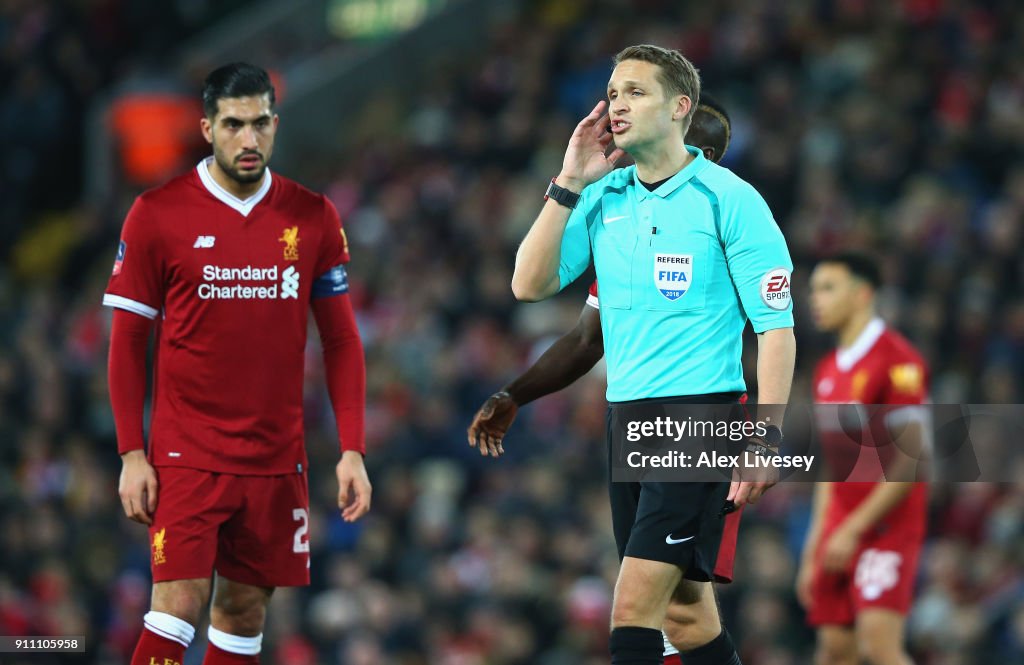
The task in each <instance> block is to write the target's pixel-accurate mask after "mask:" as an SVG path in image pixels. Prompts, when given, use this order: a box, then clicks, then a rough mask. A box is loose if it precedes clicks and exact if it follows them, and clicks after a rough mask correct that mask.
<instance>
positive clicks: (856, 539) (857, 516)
mask: <svg viewBox="0 0 1024 665" xmlns="http://www.w3.org/2000/svg"><path fill="white" fill-rule="evenodd" d="M915 410H916V407H907V408H906V409H901V410H899V411H895V412H893V413H890V414H888V416H889V417H890V422H889V431H890V436H891V437H892V441H893V442H894V444H895V446H894V448H895V452H894V457H893V460H892V461H891V462H890V463H889V464H888V466H887V467H886V469H885V475H886V477H887V478H893V479H894V478H913V477H914V475H915V473H916V471H917V465H918V462H919V460H920V459H921V455H922V453H923V452H924V451H925V449H926V448H925V438H924V437H925V427H924V424H923V423H922V422H921V421H920V420H917V419H910V420H902V419H901V420H900V422H899V424H898V425H895V426H894V424H893V421H892V416H893V415H894V414H898V413H901V412H907V413H912V412H913V411H915ZM913 488H914V483H913V482H906V481H897V480H890V481H888V482H886V481H884V480H883V481H882V482H878V483H875V487H874V489H873V490H871V493H870V494H868V495H867V496H866V497H865V498H864V500H863V501H862V502H861V503H860V505H858V506H857V508H855V509H854V510H853V511H852V512H851V513H850V514H849V515H848V516H847V517H846V519H845V520H843V522H842V524H840V525H839V526H838V527H837V528H836V530H835V531H834V532H833V533H832V535H831V536H830V537H829V539H828V542H827V543H825V551H824V555H823V559H822V565H823V566H824V568H825V569H826V570H832V571H842V570H846V568H847V567H848V566H849V564H850V561H851V560H852V559H853V555H854V554H855V553H856V551H857V547H858V546H859V545H860V539H861V538H862V537H863V536H864V534H865V533H866V532H867V531H869V530H870V529H872V528H873V527H874V526H875V525H876V524H878V523H879V522H881V521H882V519H883V518H885V516H886V515H888V514H889V511H891V510H892V509H893V508H895V507H896V506H898V505H899V504H900V502H901V501H903V500H904V499H906V498H907V495H908V494H910V492H911V490H912V489H913Z"/></svg>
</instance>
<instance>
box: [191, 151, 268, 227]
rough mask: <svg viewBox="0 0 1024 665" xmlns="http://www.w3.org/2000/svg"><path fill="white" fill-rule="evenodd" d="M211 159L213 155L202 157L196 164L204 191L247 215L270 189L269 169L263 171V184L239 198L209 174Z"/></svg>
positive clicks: (244, 215)
mask: <svg viewBox="0 0 1024 665" xmlns="http://www.w3.org/2000/svg"><path fill="white" fill-rule="evenodd" d="M212 161H213V156H212V155H211V156H210V157H207V158H205V159H203V161H201V162H199V163H198V164H196V172H197V173H198V174H199V180H200V181H202V183H203V187H205V188H206V191H208V192H210V194H212V195H213V197H214V198H215V199H217V200H218V201H220V202H221V203H223V204H224V205H226V206H229V207H231V208H234V209H235V210H237V211H238V212H240V213H241V214H242V216H243V217H248V216H249V213H250V212H252V209H253V208H255V207H256V204H257V203H259V202H260V201H262V200H263V197H264V196H266V195H267V192H269V191H270V183H271V180H272V176H271V175H270V169H266V170H265V171H264V172H263V184H262V185H260V188H259V189H257V190H256V193H255V194H253V195H252V196H250V197H249V198H247V199H240V198H238V197H237V196H235V195H234V194H232V193H231V192H229V191H228V190H226V189H224V188H223V187H221V186H220V185H218V184H217V181H216V180H214V179H213V176H212V175H210V162H212Z"/></svg>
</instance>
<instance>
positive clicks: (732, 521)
mask: <svg viewBox="0 0 1024 665" xmlns="http://www.w3.org/2000/svg"><path fill="white" fill-rule="evenodd" d="M742 514H743V509H742V508H740V509H739V510H737V511H736V512H733V513H729V514H728V515H726V516H725V526H723V527H722V541H721V544H720V545H719V546H718V558H717V559H715V581H716V582H718V583H719V584H728V583H729V582H732V567H733V563H735V562H736V537H737V536H738V535H739V530H740V515H742Z"/></svg>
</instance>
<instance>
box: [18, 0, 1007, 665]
mask: <svg viewBox="0 0 1024 665" xmlns="http://www.w3.org/2000/svg"><path fill="white" fill-rule="evenodd" d="M206 4H210V5H212V4H215V3H201V2H177V3H128V2H118V1H117V0H94V1H92V2H90V1H81V2H77V3H48V2H39V1H38V0H31V1H29V0H24V1H18V0H7V1H5V2H0V35H2V36H3V40H2V41H3V44H4V47H3V52H2V54H0V57H2V62H0V77H2V79H3V81H4V82H5V83H7V85H6V86H5V88H4V89H5V91H6V92H5V93H4V96H3V98H2V100H0V118H2V119H3V122H0V136H2V144H3V145H4V147H5V150H4V151H3V160H4V162H3V164H2V168H0V182H2V183H3V191H4V195H3V196H2V197H0V211H2V215H3V217H2V219H3V224H2V225H0V239H3V242H2V243H0V247H2V248H3V252H4V254H5V255H6V256H5V261H4V263H3V265H2V266H0V634H4V635H19V634H33V633H36V634H47V635H84V636H86V642H87V644H88V652H87V653H86V654H84V655H82V656H71V655H66V656H61V657H60V658H56V657H55V658H51V660H50V661H47V660H46V657H33V658H32V660H31V661H28V660H25V661H23V662H32V663H45V662H60V663H65V662H66V663H74V662H80V663H90V664H91V663H96V664H104V665H106V664H108V663H109V664H111V665H114V664H119V663H125V662H127V660H128V658H129V656H130V653H131V651H132V649H133V648H134V644H135V640H136V638H137V635H138V631H139V629H140V627H141V617H142V614H143V613H144V612H145V610H146V609H147V607H148V589H149V577H148V563H149V562H148V556H149V548H148V541H147V536H146V532H145V529H144V528H143V527H141V526H140V525H137V524H134V523H131V522H129V521H128V520H127V519H126V518H124V516H123V514H122V510H121V507H120V503H119V500H118V498H117V491H116V487H117V474H118V471H119V466H120V464H119V460H118V459H117V456H116V452H115V451H116V447H115V441H114V432H113V423H112V418H111V415H110V409H109V405H108V401H107V392H106V376H105V374H106V369H105V367H106V340H107V330H108V326H109V317H110V314H109V312H107V311H103V310H102V309H101V308H100V306H99V303H100V300H101V295H102V292H103V289H104V286H105V284H106V279H107V276H108V275H109V270H110V266H111V263H112V260H113V255H114V250H115V248H116V239H117V235H118V231H119V228H120V224H121V220H122V216H123V214H124V211H125V210H126V209H127V205H129V204H130V201H131V198H132V197H133V196H134V195H135V194H136V193H137V190H136V189H133V188H131V187H126V186H125V187H121V188H119V189H118V190H117V191H115V192H113V193H112V195H111V196H110V197H109V200H107V201H104V202H102V203H101V204H93V205H89V206H85V205H80V204H79V203H78V202H79V198H78V197H79V196H80V181H77V182H76V181H74V178H72V176H71V175H70V174H71V173H73V172H77V171H76V169H75V168H71V167H68V166H67V161H68V159H70V158H71V157H70V156H71V155H72V154H73V153H76V151H78V150H80V146H81V145H82V144H83V142H84V141H85V140H86V139H87V137H85V136H83V135H82V131H83V128H84V124H83V121H82V118H81V113H82V109H83V108H84V104H85V102H87V101H88V100H89V99H90V98H92V97H93V96H95V95H96V94H98V92H99V91H100V90H101V89H102V88H103V87H104V86H108V85H111V84H115V83H118V82H120V81H122V80H123V78H124V77H125V76H126V75H127V74H126V68H131V67H129V65H130V64H131V63H138V62H147V60H146V59H145V57H144V56H145V54H146V53H147V52H149V51H148V49H157V50H158V51H159V50H160V47H159V45H161V44H162V45H163V46H164V47H166V46H167V45H168V44H170V43H172V42H173V39H174V38H180V37H182V36H184V35H185V34H187V33H188V30H189V25H193V26H194V25H195V24H194V23H193V24H190V23H189V22H188V21H183V20H178V21H176V22H175V21H163V22H160V21H157V22H156V25H154V24H153V21H152V20H151V19H150V20H147V21H143V23H133V22H132V20H130V19H129V18H127V17H129V16H134V14H133V12H134V11H135V10H138V9H139V8H141V7H143V6H145V7H147V8H150V9H149V10H148V11H166V12H170V13H175V12H178V13H179V14H176V15H178V16H179V18H180V16H181V14H180V12H182V11H183V9H182V8H188V7H192V8H193V9H194V8H195V7H199V6H201V5H202V6H205V5H206ZM164 5H166V6H167V7H170V9H167V8H165V9H163V10H158V9H155V8H157V7H164ZM129 8H130V9H131V11H129ZM136 18H137V17H136ZM145 26H148V28H147V27H145ZM117 28H119V30H118V29H117ZM146 30H149V32H146ZM139 31H141V32H139ZM147 35H149V36H147ZM161 39H165V40H166V39H171V40H172V41H171V42H168V41H164V42H161V41H160V40H161ZM641 42H652V43H657V44H661V45H665V46H672V47H677V48H680V49H681V50H682V51H683V52H684V53H685V54H687V55H688V56H689V57H690V58H691V59H692V60H693V61H694V62H695V63H696V64H697V66H698V67H699V68H700V70H701V73H702V77H703V81H704V87H705V89H706V90H708V91H709V92H711V93H713V94H714V95H715V96H716V97H717V98H719V99H720V100H722V101H723V102H724V104H725V105H726V107H727V108H728V109H729V112H730V115H731V116H732V120H733V138H732V145H731V147H730V149H729V151H728V153H727V154H726V156H725V159H724V160H723V164H724V165H725V166H728V167H729V168H731V169H733V170H735V171H736V172H737V173H738V174H740V175H741V176H742V177H744V178H746V179H747V180H749V181H750V182H752V183H753V184H754V185H755V186H756V187H757V188H758V189H759V190H760V191H761V193H762V194H763V195H764V196H765V198H766V199H767V201H768V203H769V205H770V206H771V208H772V210H773V212H774V214H775V217H776V219H777V220H778V222H779V224H780V226H781V227H782V229H783V231H784V232H785V234H786V237H787V239H788V241H789V246H790V249H791V252H792V254H793V258H794V262H795V264H796V267H797V269H796V271H795V274H794V291H793V292H794V301H795V306H796V318H797V329H796V332H797V336H798V348H799V354H798V368H797V377H796V381H795V384H794V400H797V401H806V400H807V399H809V395H810V385H809V374H810V370H811V368H812V367H813V363H814V362H815V360H816V359H817V358H818V357H819V356H820V355H821V354H822V353H823V352H824V351H825V350H826V349H827V348H828V345H829V344H830V343H831V340H829V339H827V338H825V337H823V336H821V335H818V334H816V333H814V332H813V330H811V329H810V328H809V321H810V317H809V316H808V312H807V305H806V293H807V287H806V281H807V277H808V274H809V268H810V266H811V265H812V264H813V261H814V260H815V258H816V257H819V256H821V255H823V254H824V253H827V252H829V251H832V250H835V249H837V248H840V247H860V248H865V249H869V250H871V251H873V252H874V253H876V255H878V256H879V257H881V259H882V261H883V265H884V269H885V278H886V282H887V284H888V286H887V287H886V288H885V290H884V291H883V293H882V298H881V302H882V308H883V313H884V314H885V316H886V317H887V318H888V319H889V321H890V322H891V323H892V324H893V325H894V326H896V327H897V328H899V329H900V330H901V331H903V332H904V333H905V334H906V335H907V336H908V337H909V338H910V339H911V340H912V341H913V342H914V343H915V344H916V345H917V346H918V347H919V348H920V349H921V350H922V352H923V353H924V355H925V357H926V358H927V359H928V360H929V362H930V363H931V369H932V375H933V386H932V393H933V400H934V401H935V402H937V403H961V402H963V403H977V402H985V403H988V402H991V403H1019V402H1020V401H1021V397H1022V391H1024V385H1022V383H1021V381H1022V377H1024V297H1022V295H1021V294H1022V293H1024V268H1022V266H1024V262H1022V261H1020V260H1019V257H1020V256H1021V254H1022V249H1024V246H1022V245H1024V243H1022V232H1024V229H1022V221H1024V220H1022V218H1024V159H1022V158H1021V156H1022V155H1024V150H1022V148H1024V112H1022V110H1024V11H1022V10H1021V8H1020V7H1019V6H1018V5H1017V3H1015V2H1013V1H1012V0H990V1H987V2H965V1H962V0H899V1H897V2H881V1H871V0H831V1H830V0H803V1H797V2H787V3H774V2H770V0H731V1H728V2H718V3H699V4H697V3H676V2H660V1H658V0H617V1H611V0H608V1H599V0H576V1H572V2H564V1H557V0H536V1H533V2H526V3H524V7H523V9H522V11H521V13H520V14H519V15H518V16H517V17H514V18H513V19H512V20H509V21H508V22H506V23H503V24H502V25H501V26H499V27H498V28H497V29H496V30H495V32H494V34H493V35H492V38H491V39H490V42H489V46H488V48H487V49H486V51H484V52H482V53H480V54H479V55H478V57H475V58H473V59H472V60H456V59H454V58H453V59H452V60H451V61H450V62H449V64H447V65H445V66H441V67H438V68H437V69H436V70H435V71H433V72H432V74H431V75H430V76H428V77H425V79H424V81H423V84H422V87H421V88H419V89H418V90H415V91H413V95H412V96H413V100H412V102H411V103H410V102H409V101H408V95H409V93H408V91H402V92H401V94H399V93H398V92H394V93H385V94H384V95H382V97H381V99H380V100H378V101H379V103H380V108H382V109H389V108H399V109H400V111H399V112H397V113H381V114H379V117H371V118H367V119H366V120H365V122H364V123H363V124H364V125H365V136H359V137H351V149H349V150H347V151H345V152H344V154H339V155H338V156H337V157H336V159H335V160H334V161H333V162H332V163H324V164H310V165H307V166H306V167H305V169H306V173H304V174H291V173H288V174H285V175H297V176H305V177H306V184H308V185H310V186H311V187H313V188H315V189H319V190H321V191H324V192H326V193H327V194H328V196H329V197H330V198H331V199H332V200H333V201H334V203H335V204H336V206H337V207H338V209H339V211H340V212H341V215H342V218H343V219H344V220H345V223H346V227H347V230H348V237H349V239H350V242H351V245H352V255H353V261H352V264H351V266H350V277H351V281H352V297H353V299H354V302H355V304H356V307H357V312H358V317H359V324H360V329H361V331H362V334H363V339H364V343H365V345H366V352H367V361H368V370H369V371H368V418H367V422H368V449H369V457H368V460H367V462H368V467H369V469H370V474H371V478H372V480H373V481H374V486H375V493H374V506H373V510H372V512H371V514H370V515H369V516H368V517H367V518H365V519H364V520H363V521H361V522H360V523H358V524H356V525H347V524H345V523H343V522H341V521H340V519H339V517H338V514H337V510H336V508H335V493H336V485H335V480H334V476H333V473H331V469H332V468H333V465H334V461H335V460H336V458H337V449H336V443H335V441H336V439H335V435H334V426H333V423H332V418H331V415H330V409H329V408H328V407H329V405H328V403H327V401H326V391H325V389H324V386H323V376H322V371H321V368H320V361H319V348H318V346H317V339H316V333H315V329H313V328H311V335H310V345H309V349H308V352H307V368H308V369H307V379H308V385H307V388H308V389H307V410H306V420H307V422H306V426H307V440H308V449H309V454H310V458H311V459H310V461H311V464H310V469H311V472H310V482H311V500H312V511H311V513H312V517H311V522H312V524H311V536H312V554H313V557H312V560H313V563H312V566H313V567H312V577H313V584H312V586H311V587H309V588H303V589H281V590H278V591H277V593H275V595H274V598H273V600H272V603H271V604H272V607H271V612H270V620H269V623H268V627H267V634H266V638H265V641H264V645H265V656H264V662H268V663H278V664H280V665H312V664H313V663H345V664H347V665H375V664H378V663H384V662H388V663H402V664H404V665H419V664H424V663H430V664H437V665H520V664H522V665H525V664H527V663H529V664H531V665H561V664H587V665H589V664H591V663H593V664H598V663H607V656H606V655H605V653H606V650H605V649H606V639H607V622H608V614H609V609H610V594H611V587H612V584H613V582H614V579H615V574H616V569H617V559H616V556H615V549H614V545H613V543H612V540H611V534H610V513H609V510H608V506H607V498H606V495H605V481H604V469H603V437H604V401H603V399H604V398H603V391H604V378H603V375H602V372H601V370H600V368H598V369H596V370H595V371H594V372H593V373H591V374H590V375H589V376H587V377H586V378H585V379H584V380H582V381H581V382H579V383H578V384H577V385H575V386H573V387H572V388H570V389H568V390H566V391H563V392H562V393H559V394H557V395H555V396H552V397H549V398H545V399H544V400H541V401H540V402H538V403H537V404H535V405H533V406H531V407H529V408H527V409H525V410H524V411H522V412H521V415H520V419H519V421H518V422H517V423H516V425H515V426H514V428H513V430H512V432H511V434H510V435H509V437H508V439H507V440H506V444H505V449H506V451H507V453H506V455H505V457H503V458H502V459H500V460H491V459H482V458H480V457H479V455H478V454H477V453H476V452H475V451H474V450H472V449H470V448H469V447H468V446H467V443H466V435H465V428H466V426H467V425H468V423H469V421H470V419H471V417H472V414H473V412H474V411H475V410H476V408H477V407H478V406H479V405H480V403H481V402H482V401H483V400H484V399H485V398H486V397H487V396H488V395H489V394H490V393H491V392H493V391H495V390H497V389H498V388H500V387H501V386H502V385H503V384H504V383H505V382H507V381H508V380H509V379H511V378H512V377H513V376H515V375H516V374H517V373H518V372H520V371H522V370H523V369H524V368H525V367H526V366H527V365H528V364H529V363H530V362H531V361H532V360H533V359H534V358H536V356H537V355H538V354H539V353H540V352H542V351H543V349H544V348H545V345H546V344H547V343H549V342H550V341H551V340H552V339H553V337H554V336H557V335H558V334H560V333H561V332H562V331H564V330H567V329H568V328H569V327H571V325H572V324H573V323H574V322H575V319H576V317H577V315H578V312H579V310H580V308H581V307H582V306H583V302H584V300H585V290H586V283H585V282H586V280H585V279H581V280H580V283H578V284H576V285H574V286H572V287H570V288H569V289H567V292H566V294H564V295H561V296H559V297H558V298H556V299H554V300H553V301H549V302H547V303H543V304H531V305H520V304H517V303H515V302H514V300H513V298H512V295H511V291H510V288H509V283H510V280H511V270H512V265H513V257H514V252H515V248H516V246H517V244H518V241H519V240H520V239H521V238H522V236H523V235H524V234H525V232H526V229H527V228H528V226H529V224H530V222H531V221H532V219H533V217H534V216H535V214H536V212H537V211H538V209H539V206H540V195H541V194H542V192H543V189H544V184H545V182H546V181H547V180H548V179H549V178H550V177H551V176H552V175H553V174H555V173H557V171H558V169H559V167H560V164H561V157H562V154H563V152H564V147H565V143H566V141H567V139H568V137H569V135H570V133H571V131H572V127H573V126H574V125H575V123H576V122H577V121H578V119H579V117H581V116H582V115H584V114H586V113H587V112H588V111H589V110H590V109H591V108H592V107H593V104H594V102H595V101H596V100H597V99H600V98H602V97H603V95H604V87H605V83H606V81H607V77H608V74H609V72H610V66H611V56H612V55H613V54H614V53H615V52H617V51H618V50H619V49H620V48H621V47H622V46H625V45H628V44H632V43H641ZM132 58H135V59H134V60H133V59H132ZM125 63H128V64H125ZM122 65H123V66H122ZM132 66H134V65H132ZM197 94H198V93H197ZM280 132H282V134H286V133H287V132H288V124H287V122H282V124H281V128H280ZM76 154H77V153H76ZM309 174H314V175H309ZM79 178H80V177H79ZM69 179H70V181H69ZM748 375H749V376H750V377H751V379H752V378H753V373H752V372H748ZM750 387H751V390H752V392H753V393H755V394H756V386H755V385H754V384H753V382H752V381H751V383H750ZM809 497H810V488H809V487H808V486H806V485H800V484H795V483H794V484H790V485H785V484H783V485H780V486H778V487H776V488H774V489H773V490H771V492H769V494H768V495H767V496H766V497H765V499H764V500H762V502H761V503H760V504H758V506H757V507H756V508H754V509H753V510H748V511H746V513H745V515H744V526H743V529H742V530H741V534H740V544H739V557H738V560H737V569H736V573H737V574H736V582H735V583H734V584H732V585H729V586H722V587H719V597H720V602H721V606H722V610H723V614H724V616H725V617H726V622H727V624H728V625H729V627H730V631H731V632H732V633H733V635H734V636H735V638H736V640H737V643H738V644H739V646H740V653H741V656H742V657H743V659H744V662H745V663H748V665H790V664H795V663H805V662H810V661H809V658H810V653H811V650H812V645H813V635H812V633H811V632H810V631H809V630H808V629H807V628H806V627H804V624H803V614H802V612H801V610H800V609H799V607H798V606H797V604H796V600H795V597H794V594H793V590H792V586H793V579H794V575H795V565H796V561H797V557H798V554H799V551H800V546H801V543H802V538H803V535H804V532H805V529H806V525H807V521H808V514H809ZM930 513H931V515H930V516H931V521H930V527H929V537H928V540H927V545H926V548H925V551H924V553H923V555H922V563H921V570H920V575H919V584H918V589H919V591H918V601H917V603H916V605H915V608H914V611H913V613H912V614H911V616H910V619H909V639H910V647H911V652H912V654H913V655H914V656H915V658H916V659H917V661H916V662H920V663H926V664H928V665H961V664H969V663H989V662H1021V660H1022V659H1024V575H1022V571H1024V483H1020V484H1013V485H994V484H981V483H975V484H960V485H949V486H941V487H933V488H932V494H931V510H930ZM197 635H199V637H198V638H197V647H196V648H193V649H191V650H190V652H189V655H188V656H187V658H186V663H188V664H189V665H192V664H193V663H199V662H200V660H201V648H202V643H203V641H204V639H203V637H202V635H204V632H203V631H199V632H197ZM0 658H2V659H3V662H4V663H7V662H8V661H9V660H10V662H14V663H18V662H22V661H18V660H15V659H13V657H10V658H9V657H8V655H4V656H2V657H0Z"/></svg>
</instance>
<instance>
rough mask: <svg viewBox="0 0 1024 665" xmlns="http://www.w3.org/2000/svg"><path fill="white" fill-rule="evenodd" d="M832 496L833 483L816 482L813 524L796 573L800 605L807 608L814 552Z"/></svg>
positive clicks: (808, 530) (812, 501)
mask: <svg viewBox="0 0 1024 665" xmlns="http://www.w3.org/2000/svg"><path fill="white" fill-rule="evenodd" d="M831 496H832V483H823V482H818V483H814V494H813V495H812V499H811V525H810V528H808V529H807V539H806V540H805V541H804V549H803V552H802V553H801V555H800V569H799V571H798V572H797V575H796V597H797V600H799V601H800V605H802V606H803V607H804V609H807V608H809V607H810V604H811V580H812V579H813V574H814V554H815V552H816V551H817V549H818V542H819V541H820V540H821V527H822V524H823V523H824V521H825V511H826V509H827V508H828V502H829V499H830V498H831Z"/></svg>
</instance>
